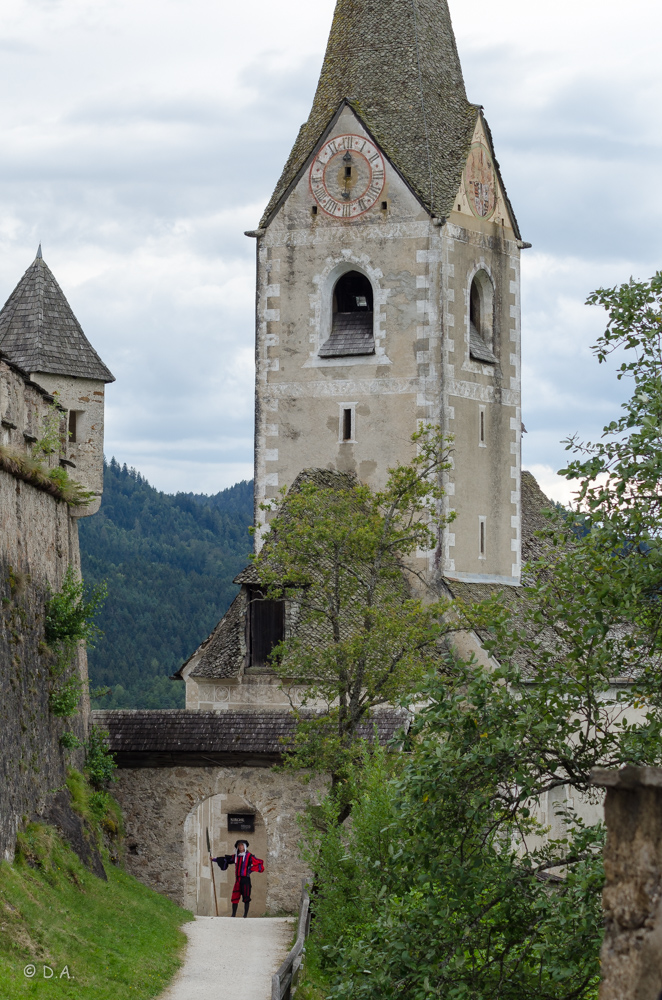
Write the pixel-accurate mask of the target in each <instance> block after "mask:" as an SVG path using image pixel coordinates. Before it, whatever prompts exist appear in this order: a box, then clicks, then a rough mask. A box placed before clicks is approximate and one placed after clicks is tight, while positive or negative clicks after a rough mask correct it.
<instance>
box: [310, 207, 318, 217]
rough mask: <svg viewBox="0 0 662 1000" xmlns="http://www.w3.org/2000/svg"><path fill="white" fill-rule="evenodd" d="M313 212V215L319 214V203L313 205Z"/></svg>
mask: <svg viewBox="0 0 662 1000" xmlns="http://www.w3.org/2000/svg"><path fill="white" fill-rule="evenodd" d="M311 212H312V213H313V215H317V205H313V207H312V209H311Z"/></svg>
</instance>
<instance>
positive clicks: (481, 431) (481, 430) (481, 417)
mask: <svg viewBox="0 0 662 1000" xmlns="http://www.w3.org/2000/svg"><path fill="white" fill-rule="evenodd" d="M478 444H479V445H480V446H481V448H485V447H486V445H487V441H486V439H485V407H484V406H481V407H479V409H478Z"/></svg>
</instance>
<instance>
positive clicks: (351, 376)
mask: <svg viewBox="0 0 662 1000" xmlns="http://www.w3.org/2000/svg"><path fill="white" fill-rule="evenodd" d="M481 127H482V126H481ZM348 133H351V134H355V135H365V134H366V133H365V131H364V129H363V127H362V126H361V124H360V122H359V121H358V120H357V119H356V117H355V116H354V114H353V113H352V112H351V110H350V109H348V108H346V109H345V110H344V111H343V112H342V114H341V115H340V117H339V119H338V121H337V122H336V124H335V126H334V127H333V129H332V130H331V132H330V134H329V137H332V136H334V135H336V136H339V135H343V134H348ZM383 201H385V202H386V204H387V206H388V207H387V209H386V210H383V209H382V208H381V205H382V202H383ZM312 205H313V198H312V194H311V191H310V186H309V178H308V172H307V171H306V172H305V173H304V175H303V177H302V178H301V180H300V181H299V182H298V184H297V185H296V186H295V188H294V189H293V190H292V192H291V193H290V195H289V196H288V198H287V199H286V201H285V202H284V204H283V205H282V207H281V208H280V210H279V211H278V213H277V214H276V216H275V217H274V219H273V221H272V222H271V224H270V225H269V228H268V230H267V231H266V233H265V234H264V235H262V236H261V237H260V238H259V244H258V307H257V348H256V362H257V376H256V386H257V400H256V457H255V462H256V465H255V482H256V504H257V505H259V503H260V502H261V501H262V500H263V499H264V498H265V497H268V496H273V495H275V493H276V492H277V490H278V489H279V488H280V487H282V486H283V485H289V484H291V483H292V482H293V480H294V478H295V476H296V475H297V473H298V472H299V471H301V469H303V468H306V467H309V466H317V467H325V468H332V469H339V470H341V471H353V472H355V473H356V474H357V475H358V476H359V478H360V479H361V480H363V481H364V482H367V483H368V484H369V485H371V486H373V487H380V486H381V485H383V483H384V481H385V479H386V475H387V470H388V468H389V467H390V466H393V465H394V464H396V463H398V462H407V461H409V459H410V458H411V457H412V447H413V446H412V444H411V440H410V439H411V435H412V433H413V432H414V431H415V430H416V429H417V426H418V421H421V420H425V421H430V422H432V423H437V424H441V425H442V426H443V427H444V429H445V431H446V432H447V433H449V434H453V435H454V436H455V446H454V456H453V460H454V469H453V470H452V471H451V472H450V473H449V475H448V481H447V490H448V507H449V509H456V510H457V511H458V517H457V520H456V521H455V522H454V523H453V524H452V525H451V527H450V529H449V530H448V531H447V532H446V533H445V537H444V539H443V541H442V545H441V551H440V552H432V553H429V554H427V555H426V556H422V557H421V568H423V567H427V569H428V570H429V572H430V573H431V574H434V573H435V572H438V570H439V569H443V570H444V571H446V572H447V573H449V574H450V575H457V576H460V577H461V578H464V579H479V580H482V579H491V580H498V581H503V582H507V583H508V582H509V583H512V582H516V581H517V580H518V578H519V572H520V569H519V563H520V560H519V546H520V540H519V442H520V427H521V415H520V409H519V407H520V385H519V249H518V245H517V241H516V239H515V235H514V232H513V230H512V228H511V222H510V217H509V215H508V213H507V209H506V205H505V200H504V198H503V195H502V193H501V192H500V191H499V192H498V197H497V206H496V212H495V215H494V216H493V218H492V219H490V220H489V221H486V220H482V219H478V218H476V217H475V216H474V215H472V213H471V211H470V210H469V207H468V202H467V200H466V197H463V196H462V197H459V199H458V202H457V205H456V209H455V210H454V211H453V212H452V213H451V217H450V218H449V220H432V219H430V218H429V216H428V214H427V213H426V211H425V210H424V209H423V208H422V207H421V205H420V204H419V202H418V201H417V200H416V199H415V198H414V196H413V195H412V193H411V191H410V190H409V188H408V187H407V185H406V184H405V182H404V181H403V180H402V178H401V177H400V176H399V174H398V173H397V172H396V171H395V170H394V169H393V168H392V167H391V165H390V164H389V163H388V162H387V163H386V187H385V189H384V193H383V196H382V197H380V199H379V200H378V202H377V203H376V204H375V206H374V207H373V208H372V209H371V210H370V211H368V212H367V213H366V214H365V215H363V216H361V217H360V218H358V219H355V220H342V219H340V220H339V219H335V218H331V217H329V216H326V215H324V213H323V212H321V211H320V212H319V213H318V214H317V215H313V214H312ZM350 269H356V270H359V271H361V272H362V273H364V274H365V275H367V277H368V278H369V279H370V281H371V283H372V286H373V291H374V301H375V305H374V309H375V340H376V353H375V355H373V356H367V357H361V358H356V357H355V358H351V357H349V358H348V357H345V358H320V357H319V356H318V351H319V348H320V346H321V344H322V343H323V342H324V339H325V338H326V336H327V335H328V326H329V322H330V314H331V295H332V291H333V286H334V284H335V282H336V280H337V279H338V277H339V276H340V275H341V274H342V273H343V272H344V271H347V270H350ZM478 269H483V270H485V271H486V272H487V273H488V274H489V275H490V276H491V279H492V282H493V285H494V302H493V323H492V325H493V334H494V339H493V344H492V346H493V349H494V352H495V354H496V355H497V357H498V359H499V364H498V365H496V366H493V365H486V364H481V363H479V362H476V361H473V360H471V359H470V358H469V289H470V286H471V281H472V279H473V277H474V275H475V273H476V271H477V270H478ZM481 406H484V407H485V408H486V415H487V440H486V442H485V447H480V445H479V440H478V419H479V411H480V407H481ZM345 407H351V408H353V409H354V412H355V417H356V420H355V426H356V432H355V435H354V440H353V441H351V442H343V441H342V440H340V438H341V434H340V433H339V430H340V414H341V411H342V409H344V408H345ZM483 516H484V517H485V518H486V524H487V550H486V553H485V557H484V558H481V556H480V553H479V547H478V538H479V518H480V517H483ZM261 517H263V515H262V514H261V513H260V512H259V509H258V510H256V518H257V519H258V520H257V521H256V523H259V520H260V518H261Z"/></svg>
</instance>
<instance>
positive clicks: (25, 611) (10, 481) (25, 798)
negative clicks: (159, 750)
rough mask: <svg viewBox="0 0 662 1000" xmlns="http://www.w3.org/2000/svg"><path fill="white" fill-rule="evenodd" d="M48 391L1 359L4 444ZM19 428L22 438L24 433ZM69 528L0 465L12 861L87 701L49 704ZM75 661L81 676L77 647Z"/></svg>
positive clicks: (2, 818) (0, 695)
mask: <svg viewBox="0 0 662 1000" xmlns="http://www.w3.org/2000/svg"><path fill="white" fill-rule="evenodd" d="M48 405H49V397H47V396H45V394H44V393H43V392H41V391H40V390H39V389H38V387H36V386H34V385H31V384H30V383H29V381H26V380H25V379H24V378H22V377H21V375H20V374H19V373H18V372H16V371H15V370H13V369H12V368H10V367H8V366H7V365H5V364H4V363H3V362H0V417H2V420H3V424H2V430H3V438H4V440H3V444H4V446H5V448H7V447H10V448H11V449H12V450H13V451H20V450H24V449H25V448H26V447H27V446H28V445H29V441H30V438H36V437H37V436H38V432H39V428H40V427H41V424H42V417H43V415H44V414H45V413H46V410H47V407H48ZM26 435H27V437H26ZM79 564H80V557H79V550H78V528H77V523H76V521H75V520H74V519H73V518H72V517H71V516H70V513H69V509H68V507H67V505H66V504H65V503H64V502H62V501H60V500H58V499H57V498H56V497H55V496H52V495H51V494H49V493H48V492H44V490H40V489H37V488H36V487H35V486H33V485H31V484H30V483H27V482H25V481H23V480H22V479H20V478H17V477H16V476H14V475H12V474H11V473H9V472H7V471H5V470H4V469H2V468H0V601H1V603H0V858H6V859H9V860H11V858H12V857H13V852H14V844H15V840H16V832H17V830H18V829H19V827H20V825H21V823H22V822H23V821H24V819H25V818H30V817H32V816H33V815H34V814H35V813H40V812H42V811H43V810H44V808H45V807H46V803H47V799H48V793H49V792H51V791H53V790H54V789H57V788H58V787H61V786H62V784H63V782H64V777H65V757H64V752H63V750H62V748H61V747H60V745H59V737H60V735H61V733H62V732H63V730H65V729H67V730H70V731H73V732H75V733H76V734H77V735H78V736H79V737H81V738H82V737H83V736H84V735H85V732H84V730H85V727H86V720H87V715H88V712H89V708H88V706H87V705H85V704H84V705H83V712H82V713H81V714H80V715H78V716H76V717H75V718H73V719H66V720H61V719H56V718H54V717H53V716H52V714H51V713H50V712H49V705H48V694H49V675H48V652H47V650H45V648H44V644H43V639H44V603H45V600H46V597H47V593H48V587H49V586H50V587H52V588H53V589H58V588H59V587H60V586H61V583H62V579H63V576H64V574H65V572H66V569H67V567H68V566H69V565H73V566H74V567H75V568H76V569H78V568H79ZM78 669H79V671H80V674H81V677H82V678H83V680H84V681H86V680H87V661H86V658H85V654H84V653H83V652H81V653H80V654H79V662H78Z"/></svg>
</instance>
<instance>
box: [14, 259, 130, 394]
mask: <svg viewBox="0 0 662 1000" xmlns="http://www.w3.org/2000/svg"><path fill="white" fill-rule="evenodd" d="M40 249H41V248H40ZM0 351H2V353H3V354H5V355H6V356H7V357H8V358H9V359H10V360H11V361H13V362H14V364H16V365H18V366H19V367H20V368H22V369H23V371H26V372H44V373H46V374H51V375H75V376H77V377H78V378H91V379H98V380H99V381H100V382H114V381H115V376H114V375H112V374H111V372H110V371H109V370H108V368H106V366H105V365H104V363H103V361H102V360H101V358H100V357H99V355H98V354H97V352H96V351H95V350H94V348H93V347H92V345H91V344H90V342H89V340H88V339H87V337H86V336H85V334H84V333H83V330H82V328H81V325H80V323H79V322H78V320H77V319H76V317H75V316H74V314H73V312H72V311H71V306H70V305H69V303H68V302H67V300H66V298H65V296H64V292H63V291H62V289H61V288H60V286H59V285H58V283H57V281H56V280H55V278H54V277H53V273H52V271H51V270H50V268H49V267H48V265H47V264H46V262H45V261H44V260H43V258H42V257H41V254H40V253H39V255H38V256H37V257H36V258H35V260H34V262H33V263H32V264H31V265H30V267H29V268H28V269H27V271H26V272H25V274H24V275H23V277H22V278H21V280H20V281H19V283H18V285H17V286H16V288H15V289H14V291H13V292H12V293H11V295H10V296H9V298H8V299H7V301H6V303H5V305H4V306H3V308H2V311H0Z"/></svg>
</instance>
